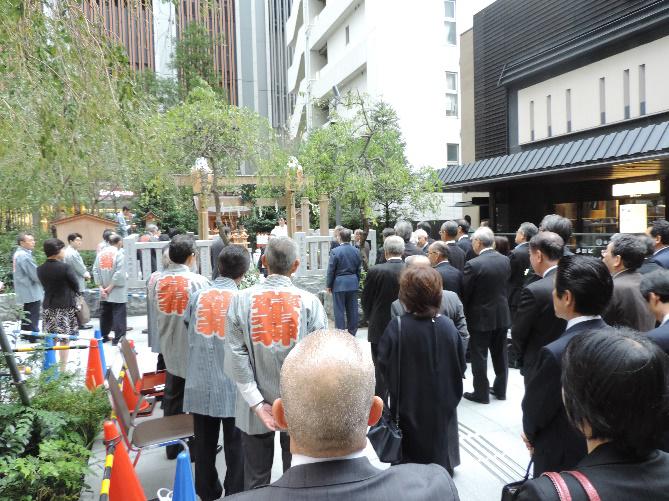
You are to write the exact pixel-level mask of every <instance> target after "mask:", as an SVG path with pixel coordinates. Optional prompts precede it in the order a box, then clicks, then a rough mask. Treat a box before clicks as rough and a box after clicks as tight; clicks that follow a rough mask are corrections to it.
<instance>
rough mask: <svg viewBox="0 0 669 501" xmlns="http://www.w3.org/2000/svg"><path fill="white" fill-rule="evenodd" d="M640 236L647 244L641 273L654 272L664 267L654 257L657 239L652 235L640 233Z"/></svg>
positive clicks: (640, 269)
mask: <svg viewBox="0 0 669 501" xmlns="http://www.w3.org/2000/svg"><path fill="white" fill-rule="evenodd" d="M638 238H639V240H641V241H642V242H643V243H644V245H645V246H646V257H645V258H644V259H643V264H642V265H641V266H640V267H639V273H641V274H642V275H645V274H646V273H653V272H654V271H659V270H662V269H664V268H663V267H662V265H661V264H659V263H658V262H657V261H655V259H653V254H654V253H655V239H654V238H653V237H651V236H650V235H639V237H638Z"/></svg>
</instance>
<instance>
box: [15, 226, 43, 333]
mask: <svg viewBox="0 0 669 501" xmlns="http://www.w3.org/2000/svg"><path fill="white" fill-rule="evenodd" d="M16 243H17V244H18V247H17V248H16V252H14V258H13V262H14V291H15V292H16V304H21V305H23V311H24V312H25V317H24V318H23V319H22V320H21V330H23V331H30V332H39V315H40V304H41V303H42V299H43V298H44V289H42V284H41V282H40V281H39V278H38V277H37V263H36V262H35V258H34V257H33V249H34V248H35V237H33V236H32V235H31V234H30V233H19V236H18V238H17V239H16ZM28 339H29V340H30V342H31V343H36V342H37V339H38V338H36V337H33V336H29V338H28Z"/></svg>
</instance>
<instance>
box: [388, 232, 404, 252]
mask: <svg viewBox="0 0 669 501" xmlns="http://www.w3.org/2000/svg"><path fill="white" fill-rule="evenodd" d="M383 252H384V253H385V254H387V255H389V256H401V255H402V254H404V240H402V239H401V238H400V237H398V236H397V235H393V236H391V237H388V238H386V239H385V240H384V241H383Z"/></svg>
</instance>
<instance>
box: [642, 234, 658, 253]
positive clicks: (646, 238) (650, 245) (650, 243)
mask: <svg viewBox="0 0 669 501" xmlns="http://www.w3.org/2000/svg"><path fill="white" fill-rule="evenodd" d="M639 240H641V241H642V242H643V244H644V245H645V246H646V257H651V256H652V255H653V254H655V239H654V238H653V237H651V236H650V235H639Z"/></svg>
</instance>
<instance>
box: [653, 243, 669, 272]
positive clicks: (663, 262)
mask: <svg viewBox="0 0 669 501" xmlns="http://www.w3.org/2000/svg"><path fill="white" fill-rule="evenodd" d="M653 261H655V262H656V263H657V264H659V265H660V266H662V268H669V247H665V248H664V249H660V250H659V251H657V253H656V254H653Z"/></svg>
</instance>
